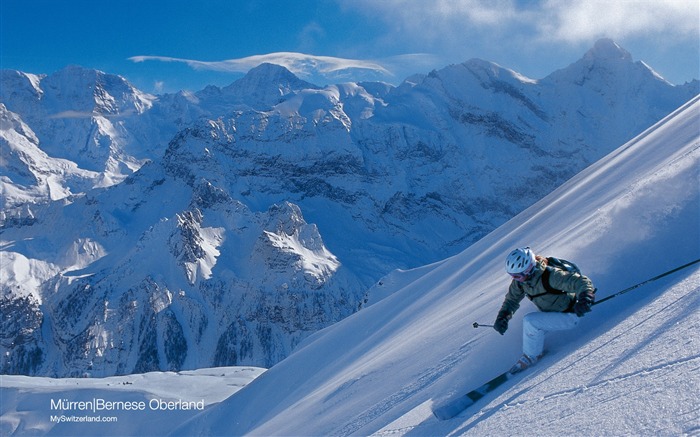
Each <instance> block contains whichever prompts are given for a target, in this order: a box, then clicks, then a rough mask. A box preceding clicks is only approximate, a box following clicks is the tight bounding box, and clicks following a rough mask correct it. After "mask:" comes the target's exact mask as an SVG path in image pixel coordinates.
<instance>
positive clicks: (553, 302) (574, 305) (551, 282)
mask: <svg viewBox="0 0 700 437" xmlns="http://www.w3.org/2000/svg"><path fill="white" fill-rule="evenodd" d="M548 264H549V261H548V259H547V258H545V257H542V256H536V255H535V253H534V252H533V251H532V249H530V248H529V247H524V248H518V249H515V250H513V251H512V252H511V253H510V254H509V255H508V257H507V258H506V271H507V272H508V273H509V274H510V275H511V277H512V278H513V280H512V281H511V284H510V287H509V288H508V293H506V297H505V299H504V301H503V305H502V306H501V309H500V311H499V312H498V316H497V317H496V321H495V322H494V326H493V327H494V329H495V330H496V331H498V332H499V333H500V334H501V335H503V334H504V333H505V332H506V330H507V329H508V321H509V320H510V319H511V317H513V314H514V313H515V311H517V309H518V308H519V307H520V302H521V301H522V300H523V298H524V297H525V296H527V297H528V298H529V299H530V300H532V302H533V303H534V304H535V305H536V306H537V308H538V309H539V310H540V311H541V312H533V313H530V314H527V315H526V316H525V317H524V318H523V355H522V357H520V359H519V360H518V361H517V362H516V363H515V365H513V367H512V368H511V369H510V373H517V372H520V371H522V370H525V369H526V368H528V367H530V366H532V365H533V364H535V363H536V362H537V360H538V359H540V358H541V357H542V353H543V350H544V336H545V333H546V332H548V331H559V330H564V329H571V328H574V327H575V326H576V325H578V323H579V317H583V315H584V314H586V313H587V312H589V311H590V310H591V305H592V304H593V301H594V300H595V288H594V287H593V283H592V282H591V280H590V279H588V278H587V277H586V276H583V275H582V274H580V273H579V272H578V271H577V270H578V269H576V271H568V270H566V269H562V268H557V267H556V266H548ZM552 264H554V263H552Z"/></svg>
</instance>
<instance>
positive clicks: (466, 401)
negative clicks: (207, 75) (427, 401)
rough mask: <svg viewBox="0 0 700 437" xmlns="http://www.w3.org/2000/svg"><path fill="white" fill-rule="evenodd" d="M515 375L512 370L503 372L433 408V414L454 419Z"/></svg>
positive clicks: (439, 417) (443, 418) (444, 418)
mask: <svg viewBox="0 0 700 437" xmlns="http://www.w3.org/2000/svg"><path fill="white" fill-rule="evenodd" d="M513 375H514V374H513V373H510V371H508V372H503V373H501V374H500V375H498V376H496V377H495V378H493V379H492V380H490V381H489V382H487V383H485V384H484V385H482V386H481V387H479V388H476V389H474V390H472V391H470V392H469V393H467V394H465V395H462V396H460V397H458V398H456V399H453V400H451V401H449V402H447V403H446V404H444V405H442V406H439V407H437V408H435V409H433V414H434V415H435V417H437V418H438V419H439V420H447V419H452V418H453V417H455V416H456V415H458V414H459V413H461V412H462V411H464V410H466V409H467V408H468V407H470V406H472V405H473V404H474V403H475V402H476V401H478V400H479V399H481V398H483V397H484V396H486V394H487V393H489V392H491V391H493V390H495V389H496V388H498V387H500V386H501V385H503V383H504V382H506V381H508V380H509V379H510V378H511V377H512V376H513Z"/></svg>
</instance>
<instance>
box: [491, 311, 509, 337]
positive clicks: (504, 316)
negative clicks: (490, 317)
mask: <svg viewBox="0 0 700 437" xmlns="http://www.w3.org/2000/svg"><path fill="white" fill-rule="evenodd" d="M511 317H513V315H512V314H511V313H509V312H508V311H505V310H504V311H501V312H499V313H498V316H496V321H495V322H494V323H493V329H495V330H496V331H498V333H499V334H501V335H503V334H505V333H506V331H507V330H508V320H510V318H511Z"/></svg>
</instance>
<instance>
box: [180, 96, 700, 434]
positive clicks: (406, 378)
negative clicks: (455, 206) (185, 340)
mask: <svg viewBox="0 0 700 437" xmlns="http://www.w3.org/2000/svg"><path fill="white" fill-rule="evenodd" d="M699 116H700V98H695V99H693V101H691V102H689V103H688V104H687V105H684V106H683V107H682V108H680V109H679V110H678V111H677V112H675V113H673V114H672V115H670V116H669V117H668V118H667V119H665V120H663V121H662V122H660V123H659V124H657V125H655V126H654V127H652V128H650V129H649V130H647V131H645V132H643V133H642V134H641V135H640V136H638V137H637V138H635V139H634V140H632V141H630V142H628V143H627V144H625V145H623V146H622V147H620V148H619V149H617V150H615V151H614V152H613V153H611V154H609V155H608V156H606V157H604V158H603V159H601V160H600V161H599V162H597V163H595V164H594V165H592V166H590V167H589V168H587V169H586V170H585V171H583V172H581V173H580V174H579V175H577V176H576V177H574V178H573V179H572V180H570V181H569V182H567V183H566V184H564V185H563V186H562V187H560V188H559V189H557V190H556V191H555V192H554V193H552V194H551V195H549V196H547V197H545V198H544V199H542V200H541V201H539V202H538V203H536V204H535V205H533V206H532V207H530V208H528V209H527V210H526V211H524V212H523V213H521V214H519V215H518V216H516V217H515V218H513V219H512V220H510V221H509V222H508V223H506V224H505V225H503V226H501V227H499V228H498V229H497V230H495V231H494V232H492V233H490V234H489V235H488V236H486V237H485V238H483V239H481V240H480V241H478V242H477V243H475V244H474V245H472V246H471V247H470V248H468V249H467V250H465V251H463V252H462V253H460V254H458V255H456V256H454V257H452V258H448V259H446V260H444V261H441V262H438V263H435V264H433V265H430V266H426V267H423V268H421V269H419V270H417V271H409V272H403V273H402V272H395V273H393V274H392V275H390V276H389V277H388V278H386V279H385V280H383V281H382V285H378V286H379V287H391V288H392V289H393V293H391V294H390V296H389V297H387V298H385V299H383V300H381V301H379V302H378V303H376V304H374V305H372V306H370V307H368V308H366V309H364V310H362V311H360V312H358V313H356V314H354V315H353V316H351V317H348V318H347V319H345V320H343V321H341V322H339V323H337V324H336V325H334V326H332V327H330V328H327V329H325V330H323V331H321V332H319V333H317V334H315V335H314V336H312V337H310V338H309V339H307V340H306V341H305V342H304V343H303V344H302V345H300V346H299V348H298V349H297V350H296V351H295V352H294V353H293V354H292V355H291V356H289V357H288V358H287V359H285V360H284V361H282V362H281V363H279V364H278V365H276V366H275V367H273V368H271V369H270V370H268V371H267V372H265V373H264V374H263V375H262V376H261V377H259V378H257V379H256V380H255V381H253V382H252V383H251V384H250V385H248V386H247V387H246V388H245V389H243V390H241V391H240V392H238V393H237V394H236V395H234V396H232V397H231V398H229V399H227V400H226V401H224V402H222V403H220V404H218V405H216V406H214V407H213V408H211V409H209V410H207V411H205V412H203V413H202V414H200V415H198V416H196V417H194V418H193V419H192V420H191V421H190V422H189V423H188V424H187V425H186V426H184V427H183V428H181V429H180V430H179V431H178V432H176V433H175V435H266V436H269V435H308V436H311V435H413V434H418V435H462V434H472V433H473V434H476V435H486V434H494V435H591V434H599V433H602V434H610V435H620V434H658V433H661V434H669V435H671V434H673V435H682V434H686V433H691V434H692V433H694V432H696V431H697V429H698V428H697V426H698V415H697V395H698V383H699V382H700V378H699V377H698V374H697V372H696V369H697V365H698V360H699V357H700V340H699V339H698V337H697V335H695V332H696V331H697V329H698V328H699V327H700V326H699V324H698V323H699V321H700V318H698V315H699V314H700V312H699V310H698V305H697V303H698V296H699V294H698V292H699V291H700V267H699V266H698V264H695V265H693V266H692V267H690V268H687V269H685V270H683V271H680V272H677V273H676V274H674V276H668V277H665V278H664V279H663V280H659V281H657V282H653V283H650V284H648V285H646V286H645V287H644V288H639V289H637V290H635V291H634V292H631V293H629V294H625V295H622V296H620V297H617V298H615V299H613V300H610V301H608V302H605V303H603V304H602V305H601V306H596V307H594V310H593V312H591V313H590V314H589V315H586V316H585V317H584V318H583V319H582V323H581V325H580V326H579V327H577V328H576V329H575V330H573V331H569V332H566V333H563V334H559V335H557V334H555V333H552V334H550V335H549V337H548V338H549V341H548V343H547V348H548V350H549V353H548V355H546V356H545V358H544V359H543V360H542V361H541V362H540V363H539V364H538V365H537V366H536V367H535V368H533V369H532V370H531V371H530V372H526V373H525V375H523V377H522V378H519V379H518V380H517V381H515V382H513V383H512V384H510V386H509V387H507V388H504V389H503V390H501V391H500V393H498V394H497V395H493V396H490V397H489V398H487V399H485V400H484V402H483V403H482V404H481V405H480V407H478V408H476V409H474V410H472V413H476V414H475V415H470V414H465V415H463V416H460V417H458V418H456V419H454V420H451V421H447V422H438V421H437V419H435V418H434V417H433V416H432V414H431V411H430V405H431V404H432V403H433V402H435V401H437V400H439V399H441V398H444V397H448V396H449V395H451V394H460V393H464V392H466V391H468V390H469V389H470V388H473V387H476V386H477V385H479V384H481V383H483V382H485V381H487V380H488V379H490V378H491V377H492V376H495V374H497V373H498V372H500V371H505V370H507V369H508V367H509V366H510V364H511V363H512V362H514V361H515V360H516V359H517V357H518V356H519V355H520V346H521V338H522V331H521V329H520V321H521V320H522V316H523V315H524V314H525V313H528V312H531V311H533V310H534V307H533V306H532V305H530V304H527V305H523V308H521V309H520V311H518V312H517V313H516V316H515V317H514V319H513V321H511V329H510V330H509V331H508V332H507V333H506V335H505V336H504V337H501V336H500V335H498V334H497V333H496V332H494V331H493V330H492V329H481V330H475V329H473V328H472V327H471V324H472V322H473V321H475V320H477V321H480V322H482V323H488V322H491V321H492V320H493V319H494V318H495V315H496V313H497V312H498V309H499V308H500V305H501V303H502V300H503V296H504V294H505V290H506V288H507V283H508V279H507V275H506V274H505V273H504V271H503V260H504V259H505V255H506V254H507V253H508V252H509V251H510V249H511V248H512V247H516V246H518V245H522V244H531V245H532V247H533V248H535V250H536V251H538V252H539V253H545V254H550V255H555V256H561V257H566V258H567V259H571V260H576V262H577V263H578V264H579V266H580V267H582V269H583V270H584V271H585V272H586V273H587V274H588V275H589V276H590V277H591V278H592V279H593V280H594V282H595V285H596V286H597V287H598V294H599V299H600V298H602V297H605V296H608V295H611V294H613V293H614V292H615V291H617V290H620V289H622V288H625V287H627V286H631V285H634V284H636V283H639V282H642V281H645V280H647V279H648V278H651V277H653V276H655V275H657V274H660V273H662V272H665V271H668V270H671V269H673V268H675V267H677V266H680V265H683V264H685V263H688V262H690V261H693V260H698V259H700V226H698V225H699V224H700V188H699V187H698V184H697V181H698V176H700V174H699V169H700V136H699V135H698V133H699V132H700V117H699ZM358 334H359V335H358Z"/></svg>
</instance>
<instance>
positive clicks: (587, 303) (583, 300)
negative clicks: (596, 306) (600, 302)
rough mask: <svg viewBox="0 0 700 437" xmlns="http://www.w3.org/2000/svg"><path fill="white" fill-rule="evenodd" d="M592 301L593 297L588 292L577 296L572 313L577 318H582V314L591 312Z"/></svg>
mask: <svg viewBox="0 0 700 437" xmlns="http://www.w3.org/2000/svg"><path fill="white" fill-rule="evenodd" d="M594 301H595V295H594V294H593V293H592V292H590V291H585V292H583V293H581V294H579V295H578V298H577V299H576V303H575V304H574V313H576V315H577V316H579V317H583V315H584V314H586V313H587V312H590V311H591V305H593V302H594Z"/></svg>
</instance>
